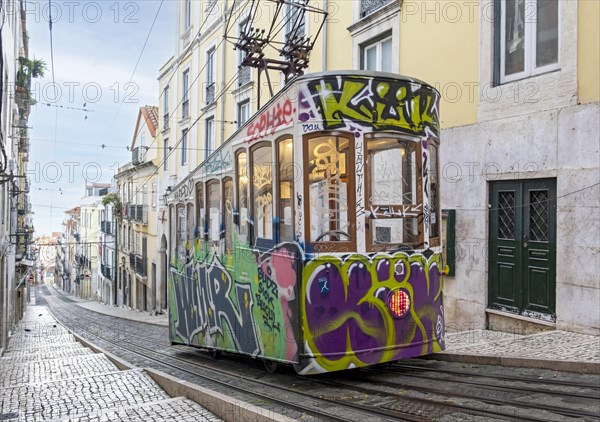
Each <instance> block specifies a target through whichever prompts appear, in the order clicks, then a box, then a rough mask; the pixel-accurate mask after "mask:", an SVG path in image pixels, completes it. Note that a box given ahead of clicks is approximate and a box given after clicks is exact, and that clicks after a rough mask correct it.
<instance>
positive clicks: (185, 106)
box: [181, 100, 190, 119]
mask: <svg viewBox="0 0 600 422" xmlns="http://www.w3.org/2000/svg"><path fill="white" fill-rule="evenodd" d="M189 115H190V100H185V101H183V103H181V118H182V119H185V118H186V117H189Z"/></svg>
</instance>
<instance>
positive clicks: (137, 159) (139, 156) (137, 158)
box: [131, 147, 146, 166]
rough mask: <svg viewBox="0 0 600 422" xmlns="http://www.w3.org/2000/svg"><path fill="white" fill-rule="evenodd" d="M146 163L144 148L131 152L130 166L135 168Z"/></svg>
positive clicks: (137, 148) (136, 148)
mask: <svg viewBox="0 0 600 422" xmlns="http://www.w3.org/2000/svg"><path fill="white" fill-rule="evenodd" d="M144 161H146V149H145V147H135V148H134V149H132V150H131V164H133V165H134V166H137V165H139V164H142V163H143V162H144Z"/></svg>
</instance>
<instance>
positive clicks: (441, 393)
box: [328, 371, 600, 422]
mask: <svg viewBox="0 0 600 422" xmlns="http://www.w3.org/2000/svg"><path fill="white" fill-rule="evenodd" d="M361 372H362V371H361ZM369 372H371V371H369ZM353 375H354V376H353V377H352V380H351V381H352V382H355V381H356V378H360V381H361V382H363V383H366V384H368V385H373V386H375V387H382V386H383V387H389V388H391V389H401V390H410V391H412V392H420V393H424V394H427V395H430V396H435V397H443V399H435V398H427V399H423V398H419V397H415V398H414V400H417V401H420V402H422V403H436V404H438V405H440V406H448V407H452V408H455V409H459V410H460V409H465V407H464V406H461V405H449V404H448V400H447V399H448V397H454V398H460V399H467V400H474V401H479V402H483V403H487V404H490V405H494V406H499V407H502V406H510V407H513V408H517V409H522V410H532V409H533V410H539V411H544V412H551V413H555V414H558V415H563V416H567V417H574V418H590V419H598V420H600V417H599V416H598V413H591V412H583V411H578V410H575V409H566V408H562V407H559V406H552V405H537V404H533V403H523V402H519V401H516V400H503V399H497V398H493V397H489V396H485V395H484V394H482V391H480V392H479V394H466V393H460V392H458V391H456V390H454V391H453V389H451V388H449V389H442V388H430V387H423V386H419V385H415V384H413V383H409V382H390V381H384V380H381V379H377V380H373V379H371V378H370V377H363V376H357V375H358V374H353ZM444 381H445V380H444ZM328 384H330V385H332V386H335V387H338V388H354V389H355V390H356V391H357V392H363V393H365V394H381V393H382V390H380V389H377V388H366V387H357V386H354V385H350V384H348V383H345V382H340V381H336V382H335V383H332V382H328ZM480 387H484V386H483V385H481V384H480ZM484 388H485V389H488V390H494V391H499V390H498V389H496V388H494V386H489V385H486V386H485V387H484ZM503 391H505V392H512V393H514V391H512V390H511V389H504V390H503ZM528 392H529V393H532V392H534V391H532V390H529V391H528ZM388 394H395V393H388ZM553 394H555V395H556V396H559V395H561V394H559V393H553ZM396 395H397V396H398V397H404V396H403V395H401V394H396ZM586 398H587V399H594V400H597V398H593V397H586ZM472 412H474V414H478V415H481V416H484V415H485V416H503V417H509V416H510V415H509V414H507V413H506V412H498V411H494V410H491V409H489V410H488V409H486V410H484V411H472ZM519 420H523V421H536V422H546V421H548V420H549V419H548V417H547V416H545V417H541V418H538V417H526V416H519Z"/></svg>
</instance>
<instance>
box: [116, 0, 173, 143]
mask: <svg viewBox="0 0 600 422" xmlns="http://www.w3.org/2000/svg"><path fill="white" fill-rule="evenodd" d="M164 1H165V0H161V1H160V4H159V5H158V9H156V14H155V15H154V20H153V21H152V25H150V30H149V31H148V34H147V35H146V39H145V40H144V45H142V50H141V51H140V54H139V55H138V58H137V61H136V62H135V66H134V67H133V71H132V72H131V76H130V77H129V82H127V84H130V83H131V81H132V80H133V77H134V76H135V72H136V71H137V68H138V65H139V64H140V61H141V59H142V56H143V55H144V51H145V50H146V46H147V45H148V40H149V39H150V35H151V34H152V31H153V30H154V25H155V24H156V21H157V19H158V15H159V14H160V9H161V8H162V5H163V3H164ZM123 101H125V99H123ZM123 101H119V106H118V107H117V112H116V113H115V117H114V118H113V121H112V123H111V125H110V129H109V138H110V135H111V133H112V130H113V128H114V126H115V122H116V121H117V118H118V117H119V112H120V111H121V106H122V105H123Z"/></svg>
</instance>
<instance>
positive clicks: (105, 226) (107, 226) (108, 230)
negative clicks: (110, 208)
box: [100, 221, 114, 234]
mask: <svg viewBox="0 0 600 422" xmlns="http://www.w3.org/2000/svg"><path fill="white" fill-rule="evenodd" d="M100 231H101V232H102V233H104V234H114V232H113V224H112V221H102V222H100Z"/></svg>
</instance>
